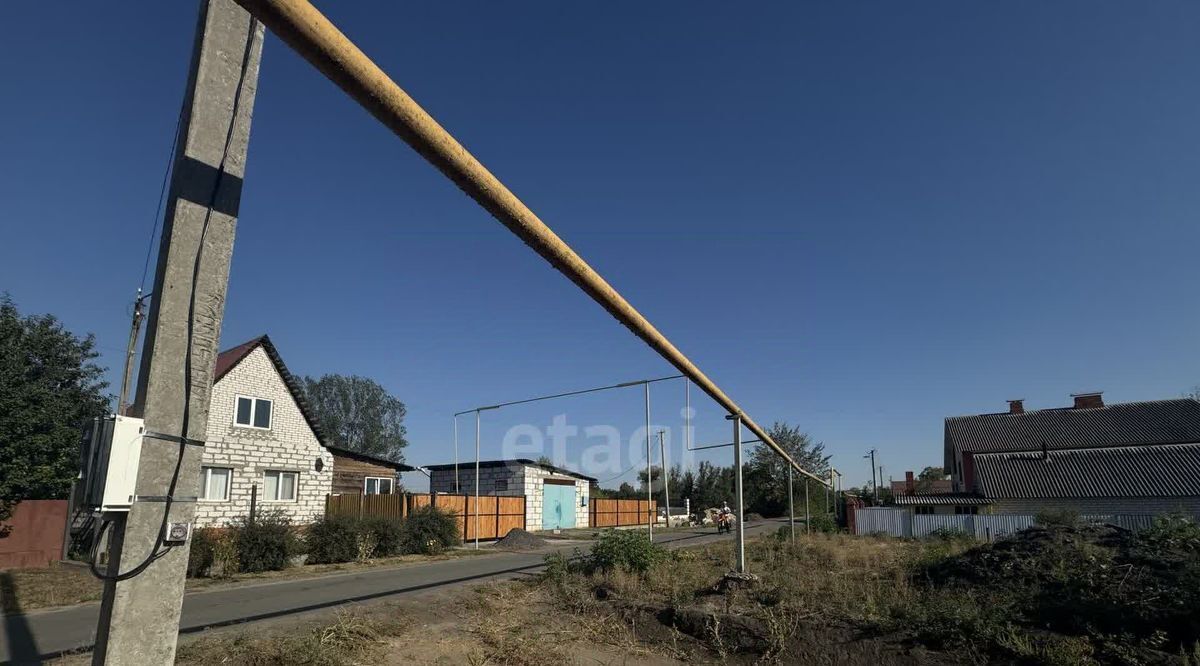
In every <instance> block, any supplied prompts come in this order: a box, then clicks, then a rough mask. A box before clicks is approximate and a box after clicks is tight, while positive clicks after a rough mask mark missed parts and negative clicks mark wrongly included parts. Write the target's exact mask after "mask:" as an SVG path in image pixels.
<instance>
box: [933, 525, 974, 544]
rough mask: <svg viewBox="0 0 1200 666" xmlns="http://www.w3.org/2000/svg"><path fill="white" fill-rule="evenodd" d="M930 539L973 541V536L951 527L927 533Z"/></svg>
mask: <svg viewBox="0 0 1200 666" xmlns="http://www.w3.org/2000/svg"><path fill="white" fill-rule="evenodd" d="M929 538H930V539H935V540H937V541H974V540H975V537H974V535H971V534H967V533H966V532H965V531H963V530H960V529H955V528H953V527H939V528H937V529H936V530H933V531H932V532H930V533H929Z"/></svg>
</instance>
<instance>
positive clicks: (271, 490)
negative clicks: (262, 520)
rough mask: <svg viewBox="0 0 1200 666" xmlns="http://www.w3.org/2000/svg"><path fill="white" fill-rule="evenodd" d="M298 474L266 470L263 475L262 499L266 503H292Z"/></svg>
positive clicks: (294, 498)
mask: <svg viewBox="0 0 1200 666" xmlns="http://www.w3.org/2000/svg"><path fill="white" fill-rule="evenodd" d="M299 476H300V474H299V473H298V472H284V471H279V470H267V471H266V472H264V473H263V499H264V500H266V501H268V502H294V501H295V500H296V486H297V485H298V481H299Z"/></svg>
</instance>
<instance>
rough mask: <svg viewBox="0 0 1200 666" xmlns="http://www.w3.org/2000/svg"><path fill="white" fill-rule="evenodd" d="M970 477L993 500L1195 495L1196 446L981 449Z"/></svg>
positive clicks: (1198, 475)
mask: <svg viewBox="0 0 1200 666" xmlns="http://www.w3.org/2000/svg"><path fill="white" fill-rule="evenodd" d="M975 478H976V483H977V487H978V489H979V491H980V492H981V494H983V495H984V496H985V497H990V498H995V499H1008V498H1016V499H1041V498H1080V499H1083V498H1115V497H1200V444H1159V445H1154V446H1118V447H1106V448H1090V449H1069V450H1060V451H1048V452H1047V453H1046V455H1045V456H1043V455H1042V454H1041V453H1040V452H1024V453H985V454H979V455H976V456H975Z"/></svg>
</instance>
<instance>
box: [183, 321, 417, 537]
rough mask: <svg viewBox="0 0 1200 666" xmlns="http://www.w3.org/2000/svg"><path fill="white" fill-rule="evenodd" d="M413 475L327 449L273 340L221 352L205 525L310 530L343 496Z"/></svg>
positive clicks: (207, 458) (204, 462) (199, 518)
mask: <svg viewBox="0 0 1200 666" xmlns="http://www.w3.org/2000/svg"><path fill="white" fill-rule="evenodd" d="M410 469H412V468H410V467H407V466H406V465H403V464H400V463H394V462H391V461H387V460H381V459H378V458H373V457H371V456H365V455H363V454H359V453H354V452H352V451H347V450H345V449H341V448H337V447H334V446H332V445H330V444H329V443H328V442H327V439H326V436H325V435H324V433H322V431H321V428H320V425H319V424H318V422H317V419H316V417H315V416H314V415H313V413H312V411H311V409H310V408H309V406H308V404H307V403H306V402H305V400H304V393H303V391H301V389H300V384H299V381H298V380H297V379H296V378H295V377H293V376H292V374H291V373H290V372H288V369H287V366H286V365H284V363H283V359H282V358H281V357H280V355H279V351H278V350H277V349H276V348H275V345H274V344H273V343H272V342H271V339H270V338H269V337H267V336H265V335H263V336H261V337H257V338H254V339H253V340H249V341H247V342H244V343H242V344H240V345H238V346H236V347H233V348H231V349H228V350H226V351H223V352H221V353H220V354H219V355H218V356H217V361H216V368H215V371H214V373H213V390H212V399H211V403H210V405H209V416H208V433H207V436H206V445H205V447H204V453H203V456H202V458H201V469H200V493H199V496H198V502H197V505H196V525H197V526H201V527H204V526H222V525H225V524H227V523H228V522H229V521H231V520H233V519H237V518H241V517H244V516H247V515H249V513H250V504H251V498H252V497H253V500H254V502H255V503H256V505H257V510H258V511H259V512H262V511H271V510H278V511H282V512H283V513H284V514H286V515H287V516H288V517H289V518H291V519H292V520H293V521H294V522H297V523H309V522H313V521H316V520H319V519H320V518H321V517H322V516H323V515H324V513H325V496H326V494H328V493H330V492H332V491H333V488H334V484H335V482H336V483H337V484H338V488H340V490H338V491H337V492H357V493H375V492H393V491H394V489H395V488H396V483H397V481H396V475H397V473H398V472H400V471H406V470H410Z"/></svg>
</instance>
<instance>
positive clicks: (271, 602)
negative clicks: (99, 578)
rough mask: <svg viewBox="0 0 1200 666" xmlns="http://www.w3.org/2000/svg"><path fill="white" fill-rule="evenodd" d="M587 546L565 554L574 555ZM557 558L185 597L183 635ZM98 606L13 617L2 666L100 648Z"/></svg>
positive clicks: (449, 564)
mask: <svg viewBox="0 0 1200 666" xmlns="http://www.w3.org/2000/svg"><path fill="white" fill-rule="evenodd" d="M780 524H786V521H765V522H758V523H748V524H747V525H746V534H747V535H751V534H755V535H758V534H763V533H765V532H767V531H769V530H770V529H775V528H777V527H778V526H779V525H780ZM730 538H732V535H729V534H725V535H718V534H716V532H715V529H714V528H697V529H688V530H682V531H673V532H671V533H669V534H661V535H660V534H656V538H655V541H657V542H659V543H662V544H664V545H666V546H667V547H668V548H679V547H685V546H694V545H701V544H705V543H710V542H713V541H718V540H722V539H730ZM577 545H579V544H574V543H573V544H571V545H570V546H563V547H562V548H559V549H558V550H559V551H563V552H570V551H571V550H573V549H574V548H575V547H576V546H577ZM547 552H549V551H539V552H534V553H499V554H496V555H489V556H481V557H464V558H461V559H453V560H443V561H438V562H430V563H428V564H417V565H410V566H404V567H399V568H394V569H377V570H372V571H361V572H347V573H338V574H331V575H328V576H321V577H318V578H306V579H300V580H286V581H278V582H266V583H251V584H247V585H240V586H234V587H227V588H221V589H214V590H202V591H198V592H193V593H190V594H188V595H187V596H185V597H184V600H183V619H182V621H181V623H180V633H181V634H188V633H194V632H198V631H203V630H205V629H209V628H214V627H223V626H229V625H235V624H241V623H247V622H262V621H267V620H274V619H280V618H295V617H300V616H303V615H305V614H315V613H320V612H323V611H328V610H330V609H332V608H336V607H338V606H342V605H344V604H351V603H365V602H371V601H378V600H384V599H389V598H393V597H396V596H400V595H405V594H413V593H417V592H427V591H429V590H431V589H437V588H450V587H455V586H461V585H468V584H478V583H484V582H490V581H497V580H506V579H512V578H516V577H519V576H524V575H529V574H533V573H536V572H537V571H538V570H540V569H541V567H542V562H543V560H544V558H545V556H546V553H547ZM99 609H100V606H99V604H97V603H93V604H85V605H81V606H71V607H69V608H62V609H57V610H55V609H51V610H44V611H35V612H32V613H29V614H26V615H17V616H6V617H5V618H4V632H3V634H2V635H0V661H3V662H11V663H19V664H26V663H38V661H40V660H41V659H45V658H49V657H52V656H55V655H59V654H62V653H63V652H68V651H73V650H79V649H86V648H88V647H90V646H91V645H92V644H93V642H94V641H95V633H96V618H97V614H98V613H99Z"/></svg>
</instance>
